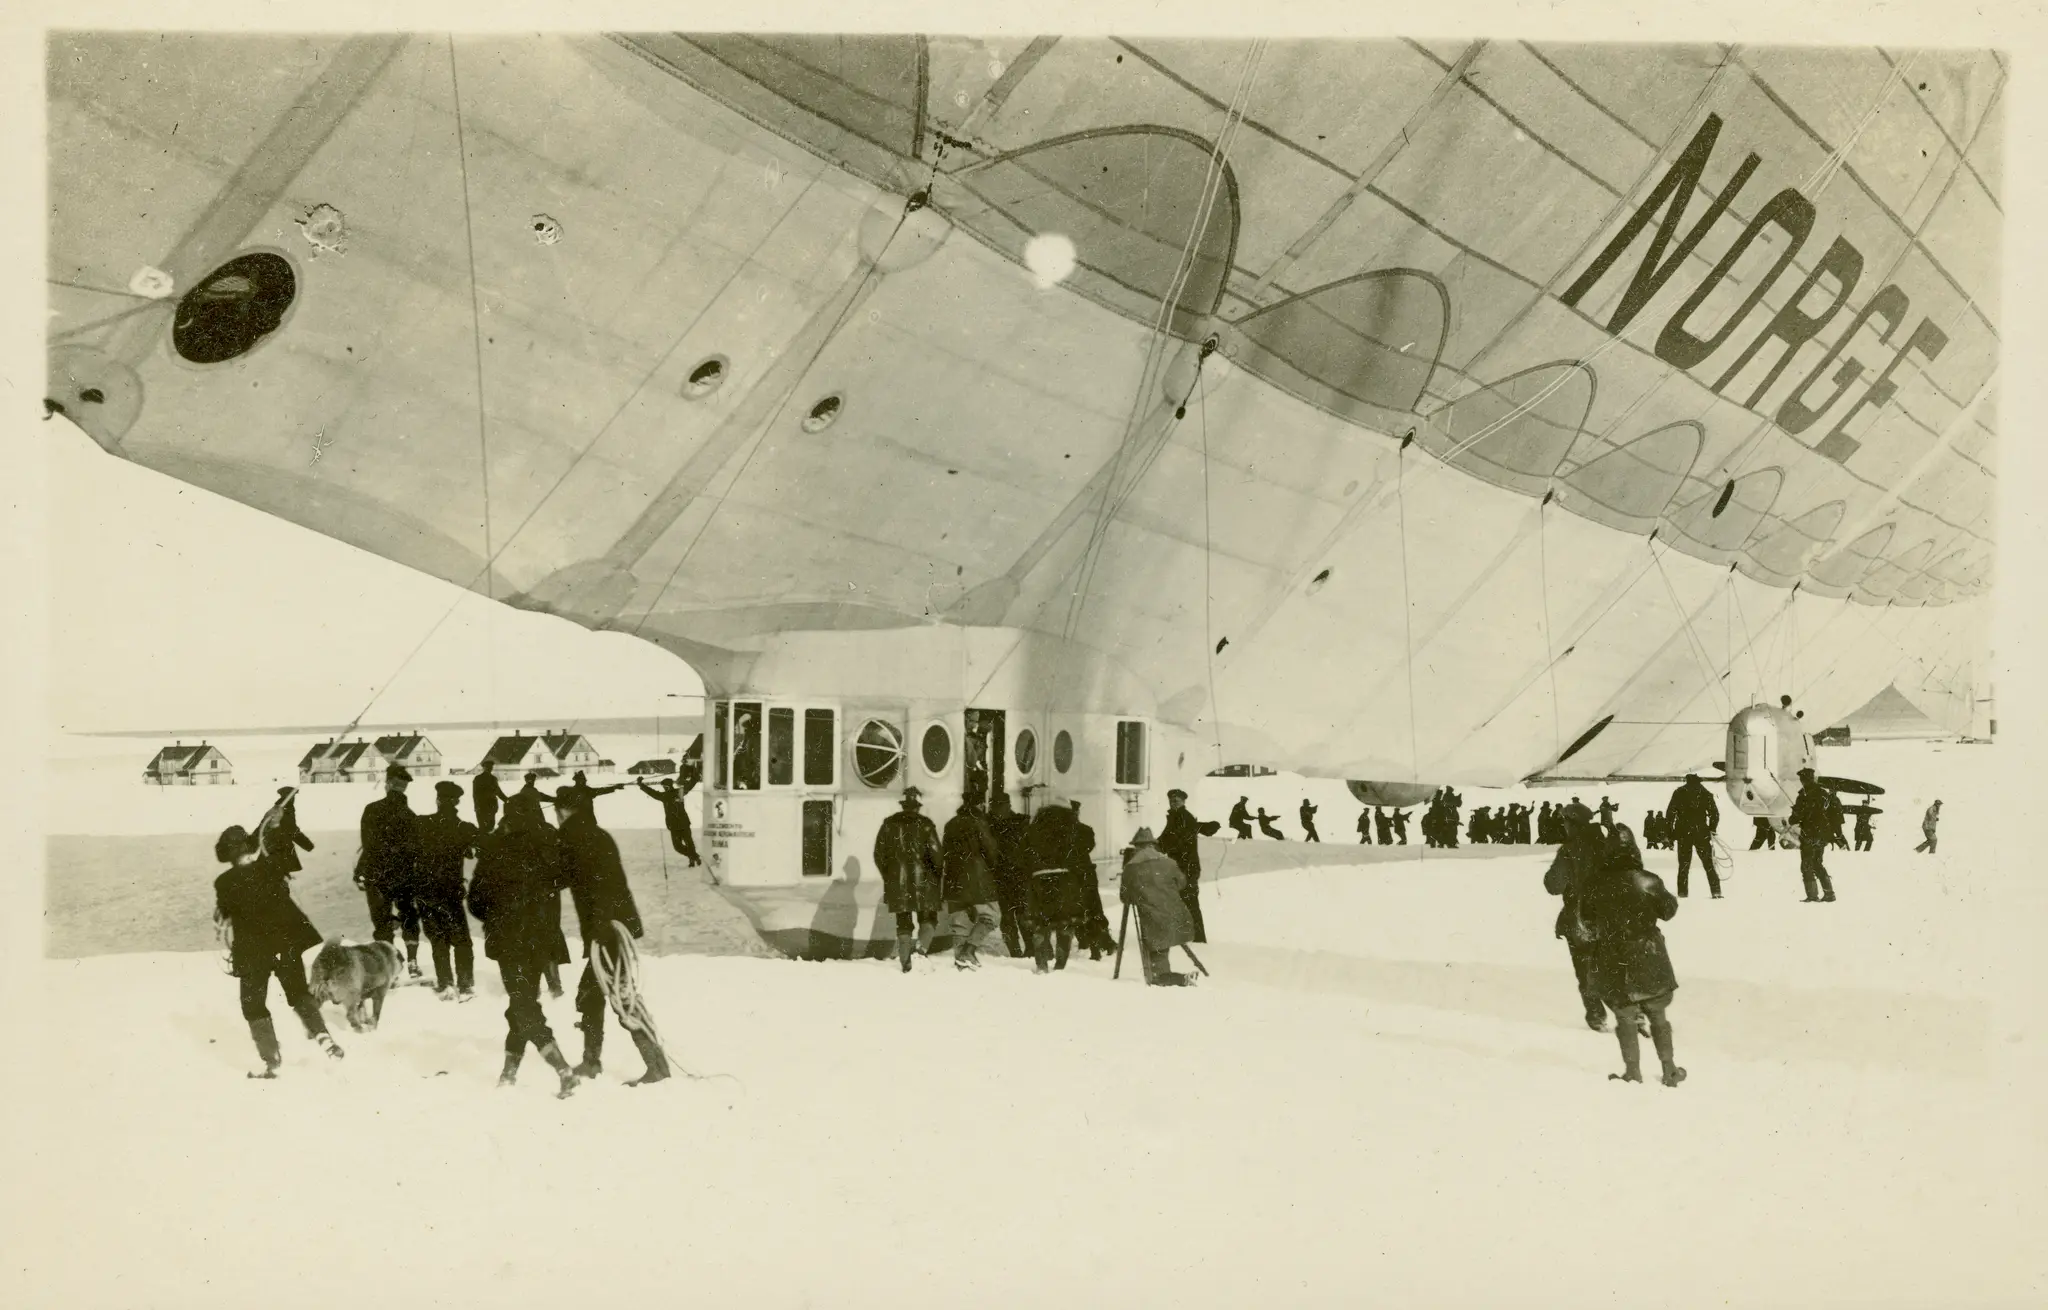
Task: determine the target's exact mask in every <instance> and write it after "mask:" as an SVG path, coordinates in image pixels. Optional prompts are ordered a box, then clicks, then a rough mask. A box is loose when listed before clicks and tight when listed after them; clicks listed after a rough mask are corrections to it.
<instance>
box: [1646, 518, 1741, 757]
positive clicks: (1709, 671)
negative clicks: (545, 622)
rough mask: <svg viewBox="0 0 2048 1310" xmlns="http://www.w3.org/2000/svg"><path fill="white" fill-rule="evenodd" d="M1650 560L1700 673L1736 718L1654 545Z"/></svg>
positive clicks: (1712, 661)
mask: <svg viewBox="0 0 2048 1310" xmlns="http://www.w3.org/2000/svg"><path fill="white" fill-rule="evenodd" d="M1650 558H1651V559H1652V560H1654V561H1656V565H1657V576H1658V577H1659V578H1661V579H1662V580H1663V582H1664V594H1665V595H1667V596H1669V597H1670V598H1671V608H1672V609H1674V610H1676V611H1677V612H1678V622H1679V625H1680V628H1681V630H1682V631H1683V632H1684V633H1685V637H1686V645H1687V647H1688V649H1690V650H1691V651H1692V653H1693V655H1694V656H1695V657H1697V658H1698V660H1699V662H1700V672H1701V673H1703V674H1704V675H1705V676H1706V679H1707V683H1708V685H1710V686H1714V687H1718V688H1720V690H1721V700H1722V702H1723V703H1724V704H1725V705H1726V706H1727V707H1728V714H1729V716H1730V717H1731V718H1732V717H1734V714H1735V701H1734V699H1733V698H1732V697H1730V696H1729V695H1728V688H1727V686H1726V685H1725V684H1723V683H1722V681H1721V676H1720V675H1719V674H1717V673H1715V672H1714V659H1713V657H1712V656H1711V655H1709V654H1707V647H1706V643H1705V642H1703V641H1701V640H1700V636H1699V634H1698V633H1697V632H1695V631H1693V626H1692V615H1691V614H1690V613H1688V612H1687V611H1686V608H1685V606H1684V605H1682V604H1680V603H1679V600H1678V588H1676V587H1674V586H1673V585H1672V584H1671V575H1670V574H1669V573H1667V572H1666V571H1665V569H1664V558H1663V556H1661V555H1659V554H1657V548H1656V546H1655V544H1654V543H1653V544H1652V545H1651V547H1650Z"/></svg>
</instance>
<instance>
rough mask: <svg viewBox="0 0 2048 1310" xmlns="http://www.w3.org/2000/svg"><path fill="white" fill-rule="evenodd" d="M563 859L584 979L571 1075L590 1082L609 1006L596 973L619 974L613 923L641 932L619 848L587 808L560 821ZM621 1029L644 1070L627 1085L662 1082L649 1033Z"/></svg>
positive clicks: (598, 1065)
mask: <svg viewBox="0 0 2048 1310" xmlns="http://www.w3.org/2000/svg"><path fill="white" fill-rule="evenodd" d="M562 858H563V875H564V878H565V880H566V881H567V882H568V884H569V900H570V902H571V903H572V904H574V905H575V907H576V932H577V935H578V936H580V937H582V938H583V961H584V963H583V977H582V979H581V980H580V981H579V982H577V984H576V1026H577V1027H578V1028H580V1029H582V1030H583V1060H582V1062H581V1063H579V1064H578V1065H577V1066H576V1076H577V1077H579V1078H595V1077H597V1075H598V1074H599V1073H601V1072H603V1070H604V1064H603V1060H602V1056H603V1053H604V1024H605V1017H604V1016H605V1010H606V1009H607V1008H608V1003H607V998H606V996H605V991H604V986H603V984H602V983H600V982H599V981H598V977H597V973H598V970H599V968H600V967H601V968H603V969H604V971H605V972H606V973H607V974H609V975H611V976H613V977H617V976H619V973H620V969H621V960H622V958H623V955H624V951H625V947H624V945H623V944H622V943H621V942H620V941H619V936H618V933H619V929H618V927H615V926H614V925H623V927H624V928H625V930H626V932H627V933H628V934H630V935H631V936H633V937H636V938H637V937H640V936H642V935H643V933H644V929H643V928H642V926H641V923H640V907H639V906H638V905H635V904H634V903H633V888H632V886H631V884H629V883H628V882H627V881H626V866H625V863H624V862H623V861H622V860H620V859H619V844H618V842H617V841H616V840H614V839H613V837H612V835H611V834H610V833H608V832H606V831H605V830H604V829H603V828H602V827H600V826H599V825H598V822H597V816H596V815H595V814H593V813H592V812H591V811H590V810H588V809H585V808H582V807H580V806H579V807H577V808H576V809H574V810H571V811H570V812H569V814H568V816H567V817H565V818H564V819H563V820H562ZM626 1031H627V1032H628V1034H630V1035H631V1037H632V1038H633V1046H634V1048H635V1049H636V1050H638V1051H639V1052H640V1059H641V1060H642V1061H643V1062H644V1063H645V1064H646V1066H647V1071H646V1072H645V1073H643V1074H641V1075H640V1077H638V1078H634V1079H631V1080H629V1082H628V1084H627V1085H628V1086H631V1087H638V1086H640V1085H641V1084H643V1083H658V1082H660V1081H661V1080H662V1079H664V1078H667V1077H668V1076H669V1067H668V1057H667V1056H666V1055H664V1054H663V1053H662V1049H661V1047H660V1045H659V1044H658V1043H656V1042H655V1040H654V1037H653V1035H652V1034H650V1033H646V1032H642V1031H641V1030H640V1029H638V1028H634V1027H630V1026H627V1027H626Z"/></svg>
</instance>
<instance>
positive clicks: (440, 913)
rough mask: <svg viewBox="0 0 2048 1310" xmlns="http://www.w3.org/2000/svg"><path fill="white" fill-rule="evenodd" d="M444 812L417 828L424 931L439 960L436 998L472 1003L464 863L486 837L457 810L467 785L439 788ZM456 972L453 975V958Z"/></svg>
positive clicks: (441, 785)
mask: <svg viewBox="0 0 2048 1310" xmlns="http://www.w3.org/2000/svg"><path fill="white" fill-rule="evenodd" d="M434 798H435V800H436V801H437V802H438V804H439V808H438V809H436V810H435V811H434V812H433V813H432V814H429V815H427V816H426V817H424V818H422V819H421V820H420V821H419V822H418V824H416V825H415V831H416V833H417V834H418V837H419V891H418V895H419V903H420V928H421V929H422V930H423V931H424V932H425V933H426V935H427V944H428V946H429V947H430V948H431V949H432V951H433V955H434V994H435V995H436V996H439V997H440V998H441V999H442V1000H444V1001H446V1000H463V1001H466V1000H469V999H470V998H471V997H473V996H475V995H476V956H475V953H474V950H473V948H472V946H471V944H470V937H469V916H468V915H467V914H464V913H463V910H462V896H463V887H462V862H463V859H464V857H466V856H470V855H474V854H476V847H477V840H478V838H479V837H481V836H482V834H481V833H479V832H478V831H477V828H476V825H475V824H473V823H469V822H467V821H465V820H464V819H463V817H462V815H461V814H460V813H458V812H457V811H456V806H458V805H460V804H461V803H462V784H461V783H458V782H448V781H445V780H444V781H441V782H437V783H435V784H434ZM451 952H452V953H453V955H454V962H455V969H454V974H453V976H452V977H451V976H450V973H449V968H448V964H449V955H450V953H451Z"/></svg>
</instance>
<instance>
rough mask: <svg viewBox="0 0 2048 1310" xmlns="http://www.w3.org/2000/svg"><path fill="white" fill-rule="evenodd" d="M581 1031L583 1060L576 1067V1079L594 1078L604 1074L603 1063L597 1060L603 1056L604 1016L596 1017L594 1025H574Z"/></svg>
mask: <svg viewBox="0 0 2048 1310" xmlns="http://www.w3.org/2000/svg"><path fill="white" fill-rule="evenodd" d="M576 1026H577V1027H578V1028H581V1029H582V1030H583V1060H582V1062H581V1063H580V1064H578V1065H577V1066H576V1076H577V1077H578V1078H595V1077H597V1076H598V1075H599V1074H601V1073H603V1072H604V1063H603V1062H602V1061H601V1060H600V1059H599V1057H600V1056H602V1055H603V1054H604V1016H603V1015H601V1014H600V1015H598V1016H597V1022H596V1023H580V1024H577V1025H576Z"/></svg>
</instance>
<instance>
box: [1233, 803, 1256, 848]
mask: <svg viewBox="0 0 2048 1310" xmlns="http://www.w3.org/2000/svg"><path fill="white" fill-rule="evenodd" d="M1249 799H1250V798H1249V797H1245V796H1240V797H1238V798H1237V804H1235V805H1233V806H1231V807H1230V830H1231V831H1232V832H1234V833H1236V834H1237V838H1238V840H1239V841H1250V840H1251V839H1252V811H1251V806H1250V805H1249V804H1247V803H1246V802H1247V801H1248V800H1249Z"/></svg>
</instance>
